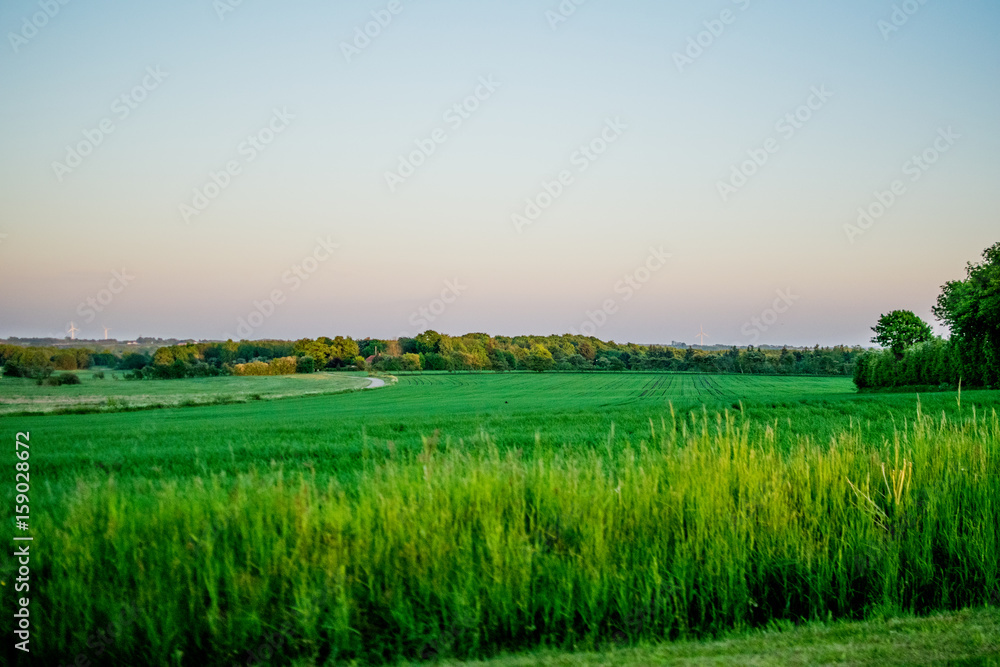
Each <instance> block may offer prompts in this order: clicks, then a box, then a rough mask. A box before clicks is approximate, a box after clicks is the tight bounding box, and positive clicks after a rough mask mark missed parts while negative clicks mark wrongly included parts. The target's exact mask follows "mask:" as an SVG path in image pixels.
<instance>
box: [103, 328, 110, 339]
mask: <svg viewBox="0 0 1000 667" xmlns="http://www.w3.org/2000/svg"><path fill="white" fill-rule="evenodd" d="M109 331H111V329H109V328H107V327H104V340H108V332H109Z"/></svg>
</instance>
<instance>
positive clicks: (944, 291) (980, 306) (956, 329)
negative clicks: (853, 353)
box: [854, 243, 1000, 389]
mask: <svg viewBox="0 0 1000 667" xmlns="http://www.w3.org/2000/svg"><path fill="white" fill-rule="evenodd" d="M983 259H984V261H983V262H982V263H981V264H975V265H973V264H969V265H968V266H967V267H966V275H967V278H966V280H964V281H963V280H956V281H952V282H949V283H947V284H946V285H944V286H943V287H942V288H941V295H940V296H939V297H938V301H937V305H936V306H935V307H934V315H935V316H936V317H937V318H938V319H940V320H941V321H942V322H943V323H944V324H946V325H947V326H948V327H949V329H951V338H949V339H948V340H947V341H945V340H941V339H939V338H938V339H933V338H930V337H929V336H928V335H927V334H928V333H929V331H928V330H927V328H926V326H927V325H925V324H924V323H923V322H922V321H920V319H919V318H917V317H916V316H915V315H913V313H909V312H908V311H894V312H892V313H890V314H889V315H883V316H882V319H881V320H879V325H878V326H877V327H875V329H874V330H875V331H876V333H877V334H878V335H877V336H876V338H875V340H877V342H879V343H881V344H882V345H887V346H889V347H890V350H886V351H884V352H877V351H870V352H867V353H866V354H865V355H864V356H862V357H861V358H860V359H858V361H857V364H856V366H855V369H854V383H855V384H856V385H857V387H858V388H859V389H891V388H897V387H911V386H922V387H936V386H940V387H955V386H957V385H958V384H959V382H961V383H962V384H963V385H964V386H966V387H994V386H997V385H1000V243H997V244H995V245H993V246H991V247H990V248H987V249H986V250H985V251H984V252H983ZM910 341H916V344H912V343H910Z"/></svg>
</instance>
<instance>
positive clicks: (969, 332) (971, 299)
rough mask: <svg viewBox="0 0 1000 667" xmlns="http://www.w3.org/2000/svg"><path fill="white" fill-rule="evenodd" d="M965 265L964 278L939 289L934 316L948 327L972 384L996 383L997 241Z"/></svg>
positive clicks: (999, 331) (999, 366)
mask: <svg viewBox="0 0 1000 667" xmlns="http://www.w3.org/2000/svg"><path fill="white" fill-rule="evenodd" d="M983 260H984V261H983V262H981V263H979V264H971V263H970V264H968V265H966V269H965V273H966V279H965V280H953V281H951V282H948V283H947V284H945V285H944V286H943V287H942V288H941V295H940V296H939V297H938V301H937V306H935V308H934V316H935V317H937V318H938V319H939V320H941V322H943V323H944V324H945V325H947V326H948V328H949V329H951V337H952V339H953V340H954V341H955V344H956V345H957V346H958V351H959V355H960V357H961V360H962V366H963V367H964V368H965V369H966V373H967V374H968V375H969V376H971V377H969V378H968V379H969V380H970V381H972V382H974V383H975V384H986V385H994V384H997V383H998V382H1000V243H995V244H994V245H992V246H990V247H989V248H987V249H986V250H984V251H983Z"/></svg>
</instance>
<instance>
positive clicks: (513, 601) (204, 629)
mask: <svg viewBox="0 0 1000 667" xmlns="http://www.w3.org/2000/svg"><path fill="white" fill-rule="evenodd" d="M276 379H280V378H261V380H263V381H264V382H265V383H266V382H270V381H274V380H276ZM171 382H172V381H163V382H162V383H157V382H152V383H150V382H135V383H128V385H126V386H135V387H137V388H138V389H141V388H142V387H143V386H145V385H148V384H154V385H161V384H162V385H169V384H170V383H171ZM83 386H84V387H86V386H87V385H83ZM57 389H58V388H57ZM998 407H1000V392H987V391H981V392H965V393H963V395H962V397H961V402H959V400H958V396H957V395H956V394H955V393H953V392H952V393H937V394H929V395H924V396H920V397H919V398H918V397H917V396H916V395H904V394H890V395H881V394H863V395H859V394H856V393H855V392H853V390H852V387H851V385H850V381H849V380H845V379H843V378H801V377H794V378H783V377H758V376H700V375H683V374H666V373H660V374H640V373H633V374H565V375H563V374H542V375H538V374H527V373H512V374H421V375H403V376H401V377H399V381H398V383H396V384H393V385H390V386H388V387H385V388H383V389H378V390H373V391H364V392H348V393H341V394H331V395H321V396H304V397H294V398H286V399H282V400H274V401H255V402H253V403H246V404H228V405H207V406H195V407H175V408H168V409H152V410H141V411H128V412H117V413H100V414H80V415H75V414H65V415H39V416H3V417H0V427H2V429H3V432H4V433H7V434H9V435H10V436H12V435H13V433H14V432H16V431H30V432H31V434H32V435H31V442H32V450H31V452H32V454H31V456H32V458H31V466H32V467H31V476H32V503H34V504H33V505H32V508H33V509H32V521H33V526H34V530H35V531H37V533H38V534H39V535H42V536H44V537H45V539H44V540H39V541H38V542H37V549H38V552H37V553H38V556H39V559H38V561H37V562H38V564H39V565H38V569H37V570H36V574H35V576H37V577H38V580H39V581H44V582H45V586H44V587H41V588H40V590H39V592H38V593H37V595H38V601H39V602H40V604H39V606H38V608H39V609H41V610H43V611H40V612H39V617H38V622H39V623H40V624H43V625H44V626H45V627H46V628H48V629H49V632H48V633H47V634H46V635H45V636H44V637H43V638H42V639H41V640H40V642H39V648H38V650H39V652H40V653H41V654H42V655H45V656H53V657H54V656H60V657H62V656H65V655H76V654H78V653H80V652H83V653H84V654H87V648H86V640H87V638H88V635H87V631H88V629H89V628H97V627H105V626H107V625H108V623H109V619H111V618H114V617H116V615H117V614H120V613H121V612H122V610H123V609H128V608H130V607H129V605H134V606H135V607H136V608H141V609H142V612H143V616H142V619H143V620H142V623H141V624H137V625H132V626H129V627H128V628H126V629H125V630H124V631H123V632H122V634H121V635H120V636H119V637H118V638H117V639H116V642H115V643H114V645H113V646H112V647H111V648H110V649H109V650H113V651H114V655H115V656H117V657H118V658H120V659H122V660H124V661H125V662H132V663H135V664H138V663H141V664H151V665H152V664H155V665H160V664H162V665H167V664H180V665H184V664H192V665H193V664H199V665H214V664H218V665H222V664H234V663H237V662H240V663H243V662H246V661H247V660H252V659H253V656H252V655H251V654H250V653H249V652H248V647H253V646H255V645H256V644H257V643H259V641H260V638H261V637H262V636H265V635H267V634H269V633H272V636H275V635H273V633H277V635H276V636H278V637H280V642H281V646H282V647H283V651H284V653H283V657H282V660H294V661H295V662H296V664H301V665H314V664H315V665H320V664H333V661H339V660H353V659H359V660H361V661H362V662H373V663H378V662H384V661H385V662H390V663H391V662H394V661H398V660H401V659H408V660H413V659H416V660H420V659H428V658H437V657H448V656H453V657H458V658H468V657H479V656H482V657H485V656H490V655H494V654H496V653H498V652H502V651H524V650H533V649H536V648H538V647H545V646H548V647H551V648H561V649H569V648H573V649H579V648H587V647H590V648H597V647H601V646H604V645H606V643H607V642H618V643H620V642H626V643H628V642H633V641H646V640H653V641H656V640H662V639H665V638H681V637H689V638H697V637H706V636H713V635H717V634H720V633H726V632H729V631H732V630H741V629H744V630H745V629H747V628H754V627H760V626H764V625H766V624H768V623H770V622H772V621H782V622H787V623H792V622H794V623H798V622H801V621H826V620H828V619H838V618H840V619H864V618H869V617H870V616H871V615H873V614H874V615H877V614H889V615H894V614H907V613H913V612H918V613H923V612H927V611H933V610H946V609H955V608H960V607H962V606H965V605H979V606H981V605H983V604H987V603H989V602H990V601H996V600H1000V570H998V569H997V563H998V562H1000V558H998V555H1000V517H998V515H997V513H996V507H997V506H998V503H1000V499H998V496H997V493H998V490H1000V485H998V483H997V479H998V476H1000V426H998V424H997V417H996V414H997V413H996V409H997V408H998ZM11 567H12V566H11V565H7V564H5V565H3V570H2V571H0V579H2V580H3V581H7V582H9V581H10V580H11V578H12V576H13V570H12V569H11ZM93 591H101V594H100V595H93V594H92V593H93ZM5 623H7V622H5ZM0 629H2V628H0ZM567 659H569V658H567Z"/></svg>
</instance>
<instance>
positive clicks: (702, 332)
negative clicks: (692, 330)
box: [695, 326, 708, 347]
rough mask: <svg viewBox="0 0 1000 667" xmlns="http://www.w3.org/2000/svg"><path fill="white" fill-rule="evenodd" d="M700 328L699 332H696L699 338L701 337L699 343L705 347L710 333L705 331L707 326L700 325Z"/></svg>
mask: <svg viewBox="0 0 1000 667" xmlns="http://www.w3.org/2000/svg"><path fill="white" fill-rule="evenodd" d="M698 330H699V333H697V334H695V335H696V336H697V337H698V338H700V339H701V342H700V343H698V344H699V345H701V346H702V347H705V339H706V338H708V334H707V333H705V327H704V326H700V327H698Z"/></svg>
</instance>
